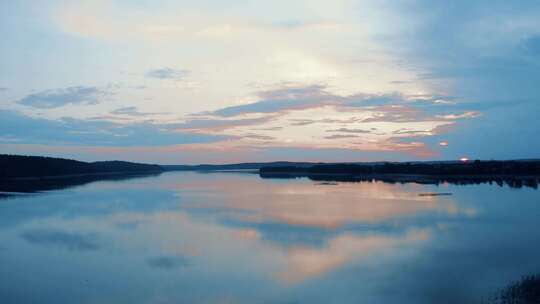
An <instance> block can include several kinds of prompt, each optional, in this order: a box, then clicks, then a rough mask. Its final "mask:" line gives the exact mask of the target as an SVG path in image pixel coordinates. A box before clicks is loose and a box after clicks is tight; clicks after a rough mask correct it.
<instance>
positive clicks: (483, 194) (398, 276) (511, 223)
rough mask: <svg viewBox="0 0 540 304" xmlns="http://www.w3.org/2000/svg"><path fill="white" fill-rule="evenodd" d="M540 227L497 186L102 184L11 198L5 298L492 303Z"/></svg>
mask: <svg viewBox="0 0 540 304" xmlns="http://www.w3.org/2000/svg"><path fill="white" fill-rule="evenodd" d="M422 193H451V194H452V195H445V196H431V195H419V194H422ZM539 219H540V191H539V190H535V189H533V188H521V189H513V188H510V187H507V186H503V187H500V186H497V185H490V184H480V185H465V186H460V185H451V184H441V185H438V186H437V185H420V184H414V183H408V184H390V183H383V182H361V183H350V182H337V183H324V182H319V181H312V180H309V179H307V178H303V179H262V178H260V177H259V176H258V175H254V174H242V173H212V174H204V173H194V172H174V173H166V174H162V175H159V176H150V177H138V178H132V179H126V180H108V181H97V182H92V183H89V184H86V185H81V186H77V187H71V188H66V189H63V190H55V191H49V192H45V193H34V194H26V195H16V196H2V197H1V198H0V265H1V267H0V296H1V299H0V302H2V303H58V304H62V303H381V304H391V303H400V304H402V303H405V304H407V303H480V302H481V299H482V297H485V296H486V295H489V294H490V293H491V292H493V291H494V290H496V289H497V288H500V287H503V286H504V285H506V284H507V283H508V282H510V281H512V280H515V279H518V278H519V277H520V276H522V275H525V274H529V273H535V272H539V271H540V259H539V258H538V257H540V229H538V220H539Z"/></svg>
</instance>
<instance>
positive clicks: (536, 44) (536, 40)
mask: <svg viewBox="0 0 540 304" xmlns="http://www.w3.org/2000/svg"><path fill="white" fill-rule="evenodd" d="M522 45H523V48H524V49H525V51H526V52H527V54H529V55H531V56H540V35H534V36H531V37H528V38H527V39H524V40H523V41H522Z"/></svg>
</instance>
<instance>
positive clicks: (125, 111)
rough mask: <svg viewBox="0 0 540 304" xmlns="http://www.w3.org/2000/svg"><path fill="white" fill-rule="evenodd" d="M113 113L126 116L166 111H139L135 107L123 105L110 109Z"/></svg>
mask: <svg viewBox="0 0 540 304" xmlns="http://www.w3.org/2000/svg"><path fill="white" fill-rule="evenodd" d="M111 114H113V115H126V116H152V115H159V114H166V113H163V112H162V113H150V112H139V110H138V109H137V107H123V108H118V109H116V110H113V111H111Z"/></svg>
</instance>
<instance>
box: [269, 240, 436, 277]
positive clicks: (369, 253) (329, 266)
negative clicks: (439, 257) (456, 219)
mask: <svg viewBox="0 0 540 304" xmlns="http://www.w3.org/2000/svg"><path fill="white" fill-rule="evenodd" d="M428 237H429V233H428V231H427V230H412V231H409V232H408V233H406V234H405V235H404V236H402V237H390V236H380V235H370V236H363V237H361V236H355V235H350V234H344V235H340V236H338V237H336V238H334V239H331V240H330V241H329V242H328V244H327V245H326V246H325V247H324V248H310V247H293V248H290V249H288V250H287V251H286V265H287V266H286V267H287V269H286V270H285V271H282V272H279V273H278V277H279V278H280V279H281V280H283V281H285V282H287V283H296V282H299V281H303V280H306V279H310V278H314V277H318V276H320V275H322V274H324V273H327V272H330V271H333V270H335V269H336V268H338V267H340V266H342V265H344V264H345V263H347V262H351V261H353V260H356V261H360V260H362V259H367V258H369V257H373V256H374V255H376V254H384V253H388V252H389V250H390V249H391V248H392V247H394V246H399V245H408V244H412V243H415V242H419V241H424V240H427V239H428Z"/></svg>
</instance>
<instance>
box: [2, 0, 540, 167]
mask: <svg viewBox="0 0 540 304" xmlns="http://www.w3.org/2000/svg"><path fill="white" fill-rule="evenodd" d="M539 16H540V2H538V1H536V0H530V1H529V0H521V1H502V0H477V1H465V0H454V1H437V0H435V1H432V0H431V1H428V0H424V1H420V0H419V1H413V0H395V1H385V0H382V1H381V0H378V1H375V0H358V1H353V0H334V1H322V0H298V1H295V0H288V1H281V0H274V1H248V0H230V1H217V0H200V1H178V0H176V1H172V0H171V1H169V0H161V1H158V0H152V1H150V0H129V1H128V0H111V1H105V0H91V1H84V0H80V1H75V0H70V1H67V0H66V1H61V0H32V1H30V0H27V1H17V0H14V1H1V2H0V37H1V38H0V39H1V41H2V42H1V43H0V153H9V154H25V155H47V156H58V157H68V158H75V159H80V160H87V161H94V160H110V159H120V160H129V161H139V162H152V163H161V164H195V163H232V162H248V161H275V160H290V161H328V162H330V161H342V162H347V161H381V160H388V161H410V160H454V159H460V158H462V157H467V158H470V159H514V158H539V154H538V151H540V141H539V140H538V139H537V136H538V134H540V120H539V119H538V115H539V114H540V104H539V102H540V89H539V87H540V18H539Z"/></svg>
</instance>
